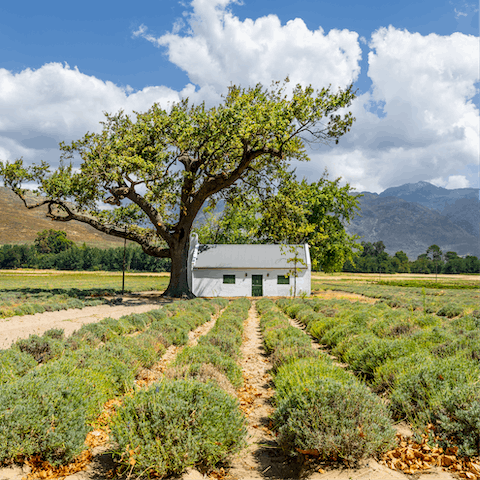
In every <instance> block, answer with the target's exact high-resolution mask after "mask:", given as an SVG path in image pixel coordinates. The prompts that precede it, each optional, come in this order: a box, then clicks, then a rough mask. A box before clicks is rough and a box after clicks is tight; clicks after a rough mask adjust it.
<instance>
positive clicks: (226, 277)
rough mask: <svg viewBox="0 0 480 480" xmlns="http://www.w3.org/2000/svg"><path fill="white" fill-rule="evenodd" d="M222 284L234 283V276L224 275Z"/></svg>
mask: <svg viewBox="0 0 480 480" xmlns="http://www.w3.org/2000/svg"><path fill="white" fill-rule="evenodd" d="M223 283H235V275H224V276H223Z"/></svg>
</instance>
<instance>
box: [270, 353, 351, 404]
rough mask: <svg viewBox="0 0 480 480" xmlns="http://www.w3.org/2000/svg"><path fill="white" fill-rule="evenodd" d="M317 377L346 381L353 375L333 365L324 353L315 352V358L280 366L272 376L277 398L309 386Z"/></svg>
mask: <svg viewBox="0 0 480 480" xmlns="http://www.w3.org/2000/svg"><path fill="white" fill-rule="evenodd" d="M319 378H331V379H333V380H338V381H340V382H348V381H350V380H352V378H353V376H352V374H351V373H349V372H347V371H346V370H344V369H343V368H339V367H337V366H335V365H334V364H333V363H332V361H331V360H330V359H329V358H326V357H325V355H320V354H319V353H317V355H316V357H315V358H304V359H301V360H298V361H296V362H292V363H290V364H288V365H283V366H281V367H280V368H279V369H278V371H277V373H276V374H275V377H274V382H275V390H276V394H277V396H278V397H279V398H285V397H286V396H288V395H290V394H291V393H292V392H293V391H294V390H296V389H301V390H304V389H306V388H310V385H311V384H314V383H315V382H316V381H317V379H319Z"/></svg>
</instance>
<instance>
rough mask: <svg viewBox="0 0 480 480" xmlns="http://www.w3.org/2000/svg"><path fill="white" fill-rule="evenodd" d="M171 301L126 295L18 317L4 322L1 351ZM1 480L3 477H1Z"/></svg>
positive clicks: (1, 320) (147, 296)
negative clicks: (55, 330) (31, 337)
mask: <svg viewBox="0 0 480 480" xmlns="http://www.w3.org/2000/svg"><path fill="white" fill-rule="evenodd" d="M165 303H170V300H167V299H164V298H162V297H160V296H158V295H157V296H154V295H142V296H133V295H132V296H125V297H124V299H123V302H122V304H120V305H97V306H95V307H84V308H82V309H80V308H72V309H69V310H58V311H56V312H44V313H35V314H33V315H16V316H14V317H9V318H2V319H0V332H1V333H0V350H2V349H6V348H10V346H11V345H12V343H14V342H15V341H16V340H18V339H20V338H28V336H29V335H32V334H34V333H35V334H37V335H42V334H43V333H45V332H46V331H47V330H50V329H51V328H62V329H63V330H64V331H65V336H69V335H71V334H72V333H73V332H74V331H75V330H78V329H79V328H80V327H81V326H82V325H84V324H86V323H95V322H98V321H100V320H102V319H103V318H107V317H111V318H120V317H122V316H123V315H129V314H131V313H144V312H148V311H149V310H153V309H155V308H159V307H160V306H161V305H164V304H165ZM0 480H1V478H0Z"/></svg>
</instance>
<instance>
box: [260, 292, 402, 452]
mask: <svg viewBox="0 0 480 480" xmlns="http://www.w3.org/2000/svg"><path fill="white" fill-rule="evenodd" d="M307 302H308V301H300V300H288V301H287V300H279V301H278V304H279V305H281V307H282V308H283V309H285V310H286V311H289V312H291V313H294V314H295V315H296V316H297V318H298V317H300V316H305V315H306V316H308V313H310V312H312V313H313V314H314V316H315V318H316V319H317V318H318V315H317V313H316V312H314V311H313V309H312V308H311V306H310V305H308V304H307ZM258 305H259V311H260V313H262V317H261V319H260V326H261V328H262V331H263V334H264V339H265V340H264V342H265V347H266V349H268V351H271V352H273V355H279V356H282V357H285V358H288V360H287V361H283V362H278V365H277V371H276V373H275V375H274V383H275V388H276V396H275V404H276V406H277V409H276V410H275V412H274V415H273V420H274V424H275V428H276V430H277V432H278V437H277V439H278V442H279V443H280V445H281V446H282V447H283V448H284V449H285V450H286V451H287V452H288V453H290V454H297V452H302V451H309V450H314V451H315V452H316V454H317V455H318V456H319V457H320V458H321V459H335V460H337V459H344V460H346V461H354V460H358V459H360V458H363V457H366V456H369V455H372V454H374V453H379V452H382V451H385V450H387V449H388V448H389V447H391V446H392V445H393V442H394V436H395V431H394V429H393V427H392V422H391V419H390V417H389V415H388V411H387V409H386V407H385V406H384V405H383V404H382V402H381V401H380V399H379V398H378V397H377V396H375V395H374V394H373V393H372V392H370V391H369V389H368V388H367V387H366V386H365V385H363V384H362V383H360V382H359V381H358V380H356V379H355V377H353V375H352V374H351V373H348V372H346V371H344V370H342V369H341V368H340V367H338V366H335V365H334V364H333V363H332V361H331V360H330V359H329V358H328V357H327V356H326V355H323V354H321V353H319V352H315V351H314V350H313V349H312V348H311V346H310V338H309V337H308V336H307V335H306V334H305V333H304V332H302V331H301V330H299V329H297V328H293V327H291V326H290V325H289V322H288V320H287V318H286V317H285V316H284V315H283V314H281V313H280V312H278V311H276V310H275V309H274V305H273V303H272V302H271V301H261V302H258ZM317 322H318V320H314V321H313V322H312V323H310V324H313V325H314V324H315V323H317ZM292 330H294V331H296V332H297V333H296V334H294V333H293V331H292ZM292 345H295V346H296V347H297V348H298V347H299V346H302V348H303V350H304V352H305V353H306V352H307V351H308V349H309V350H310V355H308V354H304V355H298V353H294V354H292V355H290V356H289V355H288V353H289V350H291V348H292ZM301 356H303V357H308V356H310V357H313V358H300V357H301Z"/></svg>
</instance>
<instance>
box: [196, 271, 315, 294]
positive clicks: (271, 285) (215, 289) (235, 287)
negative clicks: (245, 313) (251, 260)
mask: <svg viewBox="0 0 480 480" xmlns="http://www.w3.org/2000/svg"><path fill="white" fill-rule="evenodd" d="M288 272H289V270H288V269H285V270H283V269H242V270H240V269H206V268H202V269H195V268H194V269H193V273H192V291H193V293H194V294H195V295H196V296H197V297H251V296H252V275H262V276H263V279H262V280H263V285H262V287H263V296H264V297H276V296H282V297H283V296H289V295H293V285H294V279H293V277H292V276H290V277H289V279H290V284H288V285H282V284H278V281H277V276H278V275H282V276H288ZM224 275H235V284H233V283H223V276H224ZM310 277H311V275H310V269H302V270H300V269H299V270H298V277H297V279H296V283H297V295H301V294H302V293H305V294H306V295H310V291H311V285H310V284H311V278H310Z"/></svg>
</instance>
